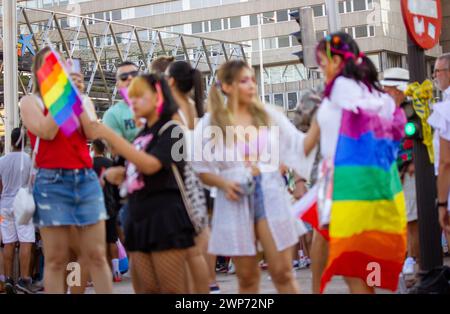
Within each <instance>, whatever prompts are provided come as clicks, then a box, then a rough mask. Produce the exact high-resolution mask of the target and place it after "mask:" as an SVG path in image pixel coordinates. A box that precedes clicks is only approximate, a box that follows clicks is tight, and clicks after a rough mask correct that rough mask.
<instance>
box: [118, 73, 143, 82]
mask: <svg viewBox="0 0 450 314" xmlns="http://www.w3.org/2000/svg"><path fill="white" fill-rule="evenodd" d="M138 74H139V71H131V72H126V73H122V74H120V75H119V80H121V81H126V80H128V78H129V77H130V76H131V77H132V78H134V77H136V76H138Z"/></svg>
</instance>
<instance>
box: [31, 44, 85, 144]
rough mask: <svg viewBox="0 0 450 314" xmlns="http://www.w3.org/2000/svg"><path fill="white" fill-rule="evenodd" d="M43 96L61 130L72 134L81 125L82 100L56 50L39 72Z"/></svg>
mask: <svg viewBox="0 0 450 314" xmlns="http://www.w3.org/2000/svg"><path fill="white" fill-rule="evenodd" d="M37 77H38V82H39V87H40V91H41V96H42V99H43V101H44V104H45V107H47V109H48V111H49V112H50V114H51V115H52V116H53V118H54V119H55V121H56V124H58V126H59V127H60V129H61V131H62V132H63V133H64V134H65V135H66V136H70V135H72V133H73V132H74V131H76V130H77V128H78V127H79V125H80V124H79V120H78V116H79V115H80V114H81V113H82V112H83V107H82V100H81V97H80V95H79V93H78V90H77V89H76V88H75V86H74V85H73V83H72V81H71V80H70V78H69V75H68V74H67V72H66V71H65V70H64V68H63V66H62V65H61V62H60V61H59V58H58V56H57V55H56V53H55V52H54V51H52V52H50V54H49V55H48V56H47V57H46V58H45V62H44V65H43V66H42V67H41V68H40V69H39V70H38V72H37Z"/></svg>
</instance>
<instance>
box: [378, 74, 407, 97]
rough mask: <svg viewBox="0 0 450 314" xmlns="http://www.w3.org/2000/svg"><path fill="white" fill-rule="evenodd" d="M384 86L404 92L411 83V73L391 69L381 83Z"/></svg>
mask: <svg viewBox="0 0 450 314" xmlns="http://www.w3.org/2000/svg"><path fill="white" fill-rule="evenodd" d="M380 83H381V85H383V86H394V87H397V89H398V90H400V91H402V92H404V91H405V90H406V88H407V87H408V83H409V71H408V70H405V69H402V68H390V69H387V70H386V71H384V79H383V80H382V81H381V82H380Z"/></svg>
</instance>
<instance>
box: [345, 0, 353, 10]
mask: <svg viewBox="0 0 450 314" xmlns="http://www.w3.org/2000/svg"><path fill="white" fill-rule="evenodd" d="M345 12H352V1H351V0H346V1H345Z"/></svg>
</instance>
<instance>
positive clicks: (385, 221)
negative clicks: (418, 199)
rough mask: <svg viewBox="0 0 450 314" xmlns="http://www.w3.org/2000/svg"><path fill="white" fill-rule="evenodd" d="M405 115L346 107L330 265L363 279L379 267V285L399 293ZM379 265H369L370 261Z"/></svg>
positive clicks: (327, 275) (331, 271) (327, 276)
mask: <svg viewBox="0 0 450 314" xmlns="http://www.w3.org/2000/svg"><path fill="white" fill-rule="evenodd" d="M405 121H406V118H405V115H404V113H403V112H402V111H401V109H400V108H397V109H396V111H395V113H394V116H393V119H386V118H383V117H381V116H379V115H377V114H376V113H371V112H367V111H364V110H362V109H360V108H359V109H358V112H356V113H355V112H352V111H348V110H343V116H342V124H341V129H340V132H339V133H340V134H339V138H338V144H337V148H336V155H335V160H334V177H333V197H332V198H333V202H332V207H331V218H330V226H329V232H330V242H329V245H330V246H329V255H328V264H327V267H326V269H325V271H324V273H323V276H322V284H321V292H323V290H324V289H325V286H326V284H327V282H328V281H330V280H331V277H332V276H333V275H341V276H346V277H357V278H361V279H362V280H364V281H365V282H367V279H368V277H369V275H370V274H371V273H372V271H373V268H372V266H371V265H379V270H380V273H379V275H380V277H379V279H380V281H379V286H378V287H377V288H382V289H389V290H392V291H395V290H396V289H397V286H398V280H399V274H400V272H401V270H402V265H403V262H404V259H405V253H406V224H407V222H406V210H405V200H404V196H403V190H402V185H401V182H400V177H399V174H398V170H397V165H396V158H397V153H398V148H399V143H400V141H401V139H402V138H403V136H404V134H403V126H404V124H405ZM374 262H375V263H377V264H371V263H374Z"/></svg>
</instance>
